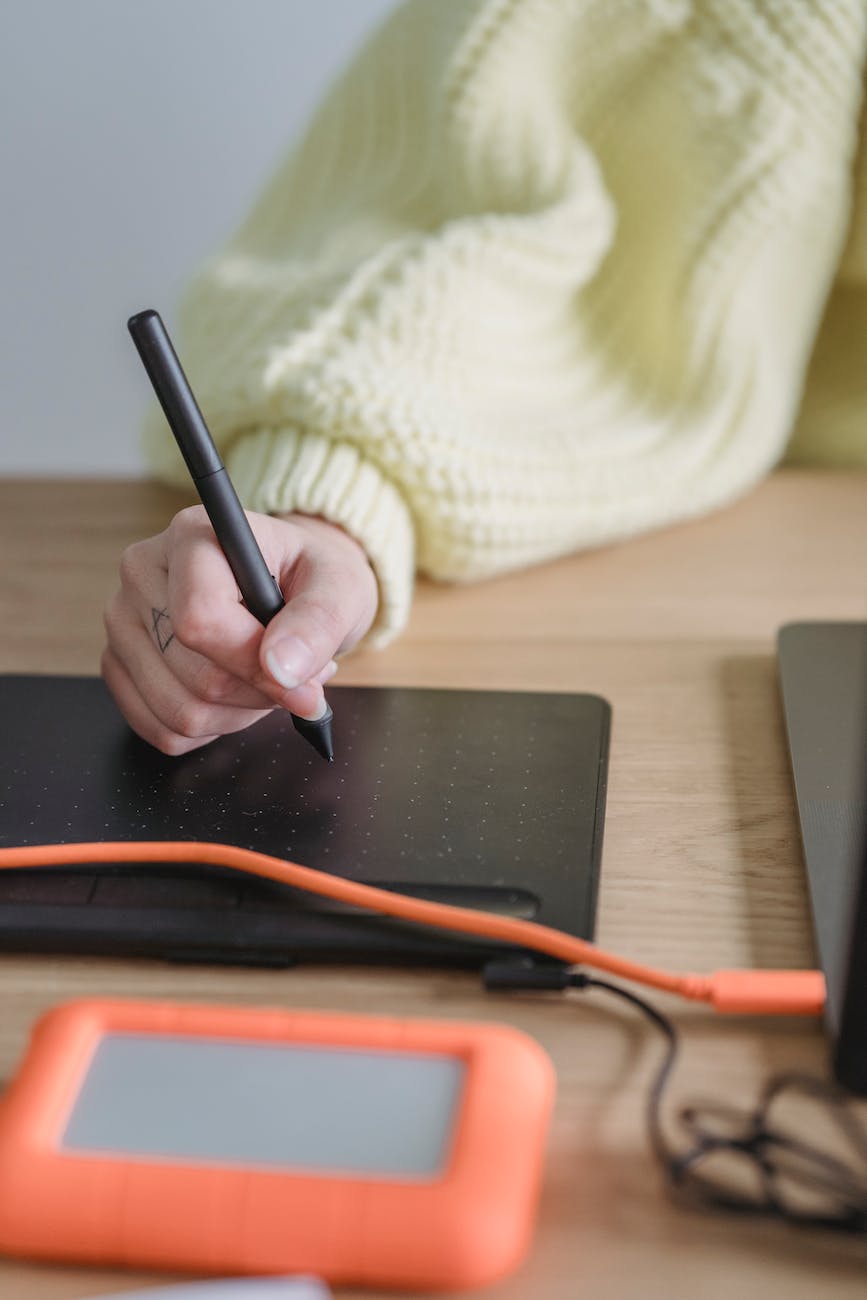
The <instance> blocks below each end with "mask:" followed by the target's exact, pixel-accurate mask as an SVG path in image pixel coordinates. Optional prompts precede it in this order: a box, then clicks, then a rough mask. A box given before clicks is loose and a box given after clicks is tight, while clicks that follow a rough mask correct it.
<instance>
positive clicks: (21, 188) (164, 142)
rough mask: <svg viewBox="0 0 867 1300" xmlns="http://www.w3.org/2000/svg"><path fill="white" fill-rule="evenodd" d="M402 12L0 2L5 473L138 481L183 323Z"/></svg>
mask: <svg viewBox="0 0 867 1300" xmlns="http://www.w3.org/2000/svg"><path fill="white" fill-rule="evenodd" d="M394 4H395V0H144V2H143V0H0V187H2V188H0V474H7V475H9V474H18V475H69V476H83V475H90V476H93V475H131V476H134V475H139V474H142V473H144V472H145V468H144V464H143V461H142V459H141V456H140V453H139V449H138V428H139V424H140V421H141V416H142V412H143V410H144V408H145V405H146V402H147V384H146V380H145V376H144V372H143V371H142V370H141V366H140V363H139V361H138V359H137V357H136V356H135V352H134V350H133V347H132V344H131V342H130V341H129V338H128V336H127V333H126V318H127V316H129V315H130V314H131V313H132V312H133V311H137V310H139V309H141V308H143V307H148V306H152V307H156V308H157V309H158V310H159V311H160V312H161V313H162V314H163V315H164V317H165V318H166V320H167V322H168V324H169V326H170V327H171V325H172V324H173V322H174V319H175V316H174V310H175V306H176V304H177V300H178V297H179V294H180V291H181V289H182V287H183V285H184V283H185V281H186V279H187V277H188V276H189V274H190V273H191V271H192V270H194V268H195V267H196V266H197V265H198V264H199V263H200V262H201V261H202V260H203V259H204V258H205V257H207V256H208V255H209V254H210V253H211V252H212V251H213V250H214V249H215V248H216V247H218V246H219V244H220V242H221V241H222V240H223V239H224V238H225V237H226V236H227V235H228V234H229V233H230V232H231V230H232V229H233V228H234V226H235V225H236V224H237V222H238V221H240V219H241V218H242V217H243V216H244V214H245V212H246V211H247V209H248V207H249V206H250V203H251V202H252V200H253V199H254V197H255V196H256V193H257V191H258V189H259V188H260V187H261V185H262V184H263V183H264V182H265V180H266V179H267V177H268V174H269V172H270V170H271V169H272V168H273V167H274V166H275V164H276V163H277V161H278V159H279V158H280V157H281V156H282V155H283V153H284V152H285V150H286V149H287V148H288V147H289V145H290V144H291V141H292V140H293V139H294V138H295V137H296V136H297V135H298V133H299V131H300V130H301V128H302V127H303V124H304V122H305V121H306V119H307V117H308V115H309V113H310V112H311V111H312V109H313V107H314V106H315V104H316V102H317V100H318V98H319V97H320V95H321V94H322V92H323V90H324V89H325V87H326V86H327V85H328V83H329V82H330V81H331V80H332V78H333V77H334V76H335V75H336V74H337V72H338V71H339V70H340V68H341V67H342V66H343V65H344V63H345V62H346V60H347V59H348V57H349V56H350V54H351V53H352V51H353V50H354V49H355V48H356V47H357V45H358V44H359V43H360V42H361V41H362V40H363V39H364V37H365V36H366V35H367V34H368V33H369V31H371V30H372V29H373V27H374V26H375V25H376V24H377V23H378V22H379V21H380V19H381V18H382V17H383V16H384V15H385V14H386V13H387V12H388V11H389V10H391V9H392V8H393V7H394Z"/></svg>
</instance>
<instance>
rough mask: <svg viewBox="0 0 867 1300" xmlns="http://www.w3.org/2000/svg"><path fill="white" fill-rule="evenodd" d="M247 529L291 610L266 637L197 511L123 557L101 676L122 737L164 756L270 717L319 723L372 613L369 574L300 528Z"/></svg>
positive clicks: (332, 532) (295, 523)
mask: <svg viewBox="0 0 867 1300" xmlns="http://www.w3.org/2000/svg"><path fill="white" fill-rule="evenodd" d="M248 518H249V519H250V523H251V526H253V527H254V531H255V534H256V538H257V541H258V543H259V546H260V548H261V550H262V552H263V554H264V555H265V558H266V562H267V563H268V564H269V567H271V571H272V572H273V573H275V574H276V575H277V576H278V580H279V582H280V585H281V589H282V590H283V592H284V594H285V596H286V599H287V604H286V607H285V608H284V609H283V610H281V611H280V612H279V613H278V614H277V615H276V616H275V618H274V619H273V620H272V621H271V623H270V624H269V625H268V628H267V629H266V630H263V628H262V626H261V625H260V624H259V622H258V621H257V620H256V619H255V618H254V617H253V616H252V615H251V614H250V612H249V610H247V609H246V607H245V606H244V604H243V603H242V601H241V599H240V593H239V591H238V587H237V584H236V582H235V579H234V576H233V575H232V572H231V569H230V568H229V565H228V562H227V560H226V558H225V556H224V555H223V552H222V550H221V549H220V546H219V544H218V542H217V540H216V537H215V535H214V533H213V530H212V528H211V525H210V522H209V521H208V519H207V516H206V514H205V512H204V510H203V509H202V508H201V507H194V508H191V509H188V510H183V511H181V512H180V513H179V514H178V515H176V516H175V518H174V520H173V521H172V523H171V525H170V526H169V527H168V528H167V529H166V530H165V532H164V533H161V534H160V535H159V536H158V537H155V538H151V539H149V540H148V541H145V542H139V543H137V544H136V545H135V546H132V547H129V548H128V549H127V550H126V551H125V552H124V555H123V557H122V561H121V587H120V590H119V592H118V593H117V594H116V596H115V597H114V599H113V600H112V602H111V603H110V605H109V607H108V609H107V611H106V631H107V637H108V645H107V648H106V653H105V656H104V660H103V672H104V676H105V679H106V682H107V683H108V685H109V688H110V689H111V691H112V693H113V694H114V696H115V699H116V700H117V702H118V706H119V707H120V709H121V712H122V713H123V714H124V716H125V717H126V718H127V721H128V722H129V723H130V725H131V726H132V727H133V728H134V730H136V731H137V732H138V733H139V734H140V735H141V736H143V737H144V738H145V739H146V740H148V741H149V742H150V743H151V744H154V745H156V746H157V747H158V748H160V749H162V750H163V751H164V752H165V753H173V754H180V753H186V752H188V751H189V750H190V749H193V748H196V747H197V746H198V745H201V744H205V743H207V742H208V741H209V740H212V739H214V738H215V737H216V736H218V735H223V734H226V733H228V732H232V731H238V730H240V729H242V728H243V727H246V726H249V725H250V724H251V723H252V722H255V721H256V720H257V719H259V718H261V717H263V716H264V714H265V713H267V712H268V711H269V710H270V709H272V708H273V707H274V706H275V705H279V706H280V707H283V708H286V709H289V710H290V711H291V712H292V713H294V714H296V715H298V716H300V717H304V718H309V719H316V718H319V717H321V716H322V714H323V713H324V712H325V710H326V708H327V705H326V701H325V695H324V691H323V685H324V684H325V683H326V682H327V681H329V680H330V678H331V677H332V676H333V675H334V673H335V672H336V670H337V664H336V663H335V660H334V656H335V654H337V653H339V652H340V651H341V650H345V649H348V648H350V647H351V646H352V645H354V644H355V642H356V641H357V640H358V639H359V637H361V636H362V635H363V634H364V632H365V631H366V630H367V628H368V627H369V626H370V623H371V621H372V619H373V615H374V613H375V611H376V600H377V586H376V580H375V578H374V576H373V572H372V570H371V568H370V565H369V564H368V562H367V558H366V556H365V554H364V552H363V551H362V549H361V548H360V546H358V544H357V543H356V542H354V541H353V540H352V539H351V538H349V537H348V536H347V535H346V534H345V533H343V532H342V530H341V529H339V528H337V527H335V526H333V525H331V524H328V523H327V522H326V521H324V520H320V519H312V518H307V517H303V516H291V517H290V518H289V519H288V520H281V519H274V518H271V517H269V516H262V515H250V516H248Z"/></svg>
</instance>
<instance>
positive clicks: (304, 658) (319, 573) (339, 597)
mask: <svg viewBox="0 0 867 1300" xmlns="http://www.w3.org/2000/svg"><path fill="white" fill-rule="evenodd" d="M332 531H333V530H332ZM346 540H347V541H349V539H346ZM350 544H351V546H352V547H353V548H354V547H355V543H350ZM290 586H291V589H290V592H289V599H288V601H287V604H286V607H285V609H283V610H281V611H280V613H278V614H276V615H275V617H274V618H273V619H272V620H271V622H270V623H269V624H268V627H267V629H266V631H265V635H264V636H263V638H262V643H261V646H260V649H259V660H260V663H261V664H262V666H263V668H264V669H265V672H266V673H267V675H268V676H269V677H271V678H272V679H273V680H274V681H275V682H277V683H279V684H280V685H281V686H282V687H284V688H285V689H286V691H287V692H290V693H291V692H295V691H297V690H298V689H299V688H300V687H301V686H302V684H303V683H305V682H307V681H309V680H310V678H311V677H316V676H317V675H318V674H320V673H321V672H322V671H323V669H324V668H325V667H326V666H327V665H328V663H329V662H331V661H333V657H334V655H336V654H339V653H340V652H341V651H342V650H346V649H349V648H350V647H351V646H352V645H354V644H355V642H356V641H357V640H358V638H359V637H360V636H361V635H363V633H364V632H365V631H366V630H367V627H368V626H369V625H370V622H371V620H372V618H373V614H374V613H375V610H376V580H375V578H374V577H373V573H372V570H371V569H370V566H369V565H368V564H367V561H366V559H364V557H363V554H362V553H361V552H360V550H359V551H358V558H357V559H356V558H355V557H354V556H353V554H352V552H351V551H345V552H338V553H337V554H334V553H332V552H331V551H317V550H315V549H313V548H311V549H310V550H306V551H305V552H304V553H303V555H302V556H301V557H300V559H299V560H298V562H297V564H296V566H295V569H294V571H293V573H292V575H291V580H290Z"/></svg>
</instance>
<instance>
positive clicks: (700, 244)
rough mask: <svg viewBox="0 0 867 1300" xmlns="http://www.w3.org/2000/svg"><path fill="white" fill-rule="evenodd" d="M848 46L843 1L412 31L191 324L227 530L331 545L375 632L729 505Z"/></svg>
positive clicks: (780, 421)
mask: <svg viewBox="0 0 867 1300" xmlns="http://www.w3.org/2000/svg"><path fill="white" fill-rule="evenodd" d="M864 43H865V6H864V4H863V2H862V0H827V3H822V4H806V3H804V2H803V0H777V2H776V3H775V4H773V5H769V4H767V3H764V2H763V0H692V2H691V3H690V0H475V2H474V3H470V2H468V0H412V2H411V3H409V4H406V5H403V6H402V7H401V8H400V9H399V10H398V11H397V12H396V13H395V14H394V15H393V17H392V18H391V19H390V20H389V21H388V22H387V23H386V25H385V26H384V27H383V28H382V30H381V31H379V32H378V33H377V34H376V35H375V36H374V38H373V39H372V40H371V41H370V42H369V44H368V45H367V46H366V48H365V49H363V50H362V52H361V53H360V55H359V56H358V57H357V59H356V60H355V62H354V63H353V64H352V66H351V67H350V68H349V69H348V71H347V72H346V74H345V75H344V76H343V78H342V79H341V80H340V81H339V83H338V84H337V85H336V86H335V87H334V89H333V91H332V92H331V93H330V95H329V96H328V97H327V99H326V100H325V102H324V103H323V105H322V107H321V109H320V110H319V112H318V114H317V115H316V117H315V119H314V120H313V122H312V124H311V126H310V129H309V131H308V132H307V134H306V136H305V138H304V140H303V141H302V143H301V145H300V147H299V148H298V149H297V150H296V151H295V152H294V154H293V156H292V157H291V158H290V159H289V160H288V162H287V163H286V165H285V166H284V167H283V168H282V169H281V171H280V172H279V174H278V175H277V176H276V177H275V178H274V180H273V182H272V183H271V185H270V187H269V188H268V190H267V192H266V193H265V194H264V195H263V196H262V198H261V199H260V201H259V202H258V204H257V206H256V208H255V210H254V211H253V213H252V215H251V216H250V218H249V220H248V221H247V222H246V224H245V225H244V226H243V227H242V229H241V230H240V231H239V232H238V234H237V235H236V236H235V238H234V239H233V240H232V241H231V243H230V244H229V246H228V247H227V248H226V249H225V251H223V252H222V253H221V254H220V255H219V256H218V257H217V258H216V259H215V260H214V261H213V262H212V263H211V264H210V265H209V266H208V267H207V268H206V269H205V270H204V272H203V273H202V274H201V275H200V276H199V278H198V279H197V281H196V282H195V284H194V285H193V287H192V290H191V292H190V294H189V297H188V300H187V303H186V307H185V311H184V320H183V331H182V340H183V349H184V357H185V361H186V362H187V365H188V369H189V372H190V375H191V379H192V382H193V384H194V386H195V388H196V390H197V392H198V394H199V396H200V400H201V403H202V406H203V408H204V410H205V413H206V415H207V417H208V419H209V421H210V423H211V425H212V428H213V431H214V434H215V437H216V439H217V441H218V442H219V443H220V444H221V446H222V447H223V448H224V451H225V453H226V456H227V464H228V466H229V469H230V472H231V473H232V475H233V477H234V478H235V480H236V483H237V486H238V489H239V492H240V494H241V496H242V499H243V500H244V501H245V504H247V505H248V506H249V507H250V508H253V509H259V510H265V511H271V512H278V511H289V510H300V511H306V512H311V513H317V514H322V515H324V516H326V517H327V518H330V519H332V520H333V521H335V522H337V523H339V524H341V525H343V526H344V527H345V528H346V529H348V530H349V531H350V532H351V533H353V534H354V535H355V536H356V537H357V538H358V539H359V540H360V541H361V542H362V543H363V545H364V546H365V547H366V549H367V552H368V554H369V556H370V558H371V561H372V563H373V565H374V567H375V569H376V572H377V574H378V577H379V582H380V588H381V597H382V598H381V602H380V611H379V616H378V621H377V624H376V628H375V635H376V636H379V637H380V638H383V637H387V636H388V635H391V634H393V633H394V632H395V631H396V630H397V629H398V628H399V627H400V626H401V625H402V623H403V622H404V620H405V619H406V616H407V613H408V610H409V605H410V600H411V592H412V580H413V574H414V572H415V570H416V569H418V570H420V571H422V572H426V573H428V574H431V575H433V576H435V577H437V578H443V579H469V578H477V577H482V576H485V575H490V574H495V573H498V572H501V571H503V570H506V569H509V568H511V567H514V566H518V565H525V564H529V563H532V562H535V561H538V560H542V559H544V558H546V557H550V556H554V555H557V554H561V553H564V552H567V551H570V550H573V549H575V548H578V547H582V546H591V545H596V544H599V543H602V542H605V541H609V540H612V539H616V538H623V537H626V536H628V535H630V534H633V533H636V532H638V531H639V530H642V529H646V528H649V527H652V526H655V525H660V524H663V523H666V522H669V521H673V520H677V519H683V518H685V517H687V516H690V515H693V514H696V513H698V512H700V511H705V510H708V509H710V508H712V507H714V506H717V505H719V504H721V503H723V502H725V501H728V500H730V499H732V498H733V497H734V496H735V495H737V494H738V493H740V492H743V491H744V490H745V489H746V488H747V487H749V486H750V485H751V484H753V483H754V482H755V481H756V480H757V479H758V478H759V477H760V476H761V475H762V474H763V473H764V472H765V471H766V470H767V469H768V468H769V467H770V466H771V465H772V464H773V463H774V462H775V461H777V460H778V459H779V457H780V456H781V455H782V453H783V451H784V449H785V446H786V442H787V439H788V437H789V434H790V432H791V429H792V426H793V422H794V419H795V415H796V412H797V410H798V405H799V401H800V396H801V391H802V386H803V382H804V375H805V372H806V368H807V363H808V360H809V357H810V353H811V351H812V347H813V343H814V340H815V337H816V334H817V330H818V328H819V324H820V320H821V317H822V312H823V309H824V306H825V304H826V301H827V299H828V296H829V293H830V290H831V287H832V284H833V281H834V276H835V271H836V268H837V265H838V263H839V261H840V257H841V251H842V249H843V246H844V241H845V238H846V234H847V227H848V224H849V217H850V210H851V206H852V205H851V189H852V186H851V175H852V161H853V157H854V155H855V149H856V145H857V122H858V112H859V106H860V96H861V66H862V59H863V53H864ZM858 247H860V248H861V250H862V251H861V254H860V256H863V244H860V245H858ZM856 256H857V255H856ZM862 339H863V333H862ZM862 369H863V370H864V371H867V367H862ZM148 445H149V447H150V451H151V454H152V456H153V459H154V461H155V463H156V465H157V467H158V468H159V469H160V470H161V471H162V472H163V473H164V474H165V475H167V476H169V477H171V478H176V479H177V480H178V481H183V475H182V472H181V468H180V462H179V460H178V458H177V457H176V454H175V452H174V448H173V445H172V443H171V440H170V438H169V437H168V435H167V433H166V430H165V429H164V427H163V426H162V424H161V423H160V422H159V421H157V420H156V419H154V421H152V423H151V425H150V426H149V431H148Z"/></svg>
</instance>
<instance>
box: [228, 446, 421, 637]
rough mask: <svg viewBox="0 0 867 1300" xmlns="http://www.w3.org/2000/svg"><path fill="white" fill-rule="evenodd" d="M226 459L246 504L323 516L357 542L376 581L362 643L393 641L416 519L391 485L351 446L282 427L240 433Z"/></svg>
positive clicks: (409, 578) (403, 615) (407, 593)
mask: <svg viewBox="0 0 867 1300" xmlns="http://www.w3.org/2000/svg"><path fill="white" fill-rule="evenodd" d="M225 461H226V468H227V469H228V471H229V475H230V477H231V479H232V481H233V483H234V484H235V488H236V491H237V493H238V496H239V497H240V498H241V501H242V502H243V504H244V506H245V507H246V508H247V509H248V510H258V511H261V512H262V513H263V514H271V515H276V514H289V513H292V512H297V513H299V514H305V515H319V516H321V517H322V518H323V519H327V520H328V521H329V522H330V523H333V524H338V525H339V526H340V527H341V528H343V529H345V531H346V532H347V533H349V534H350V536H351V537H354V538H355V540H356V541H357V542H359V543H360V545H361V546H362V547H363V548H364V550H365V552H366V553H367V558H368V559H369V561H370V563H371V565H372V567H373V571H374V573H375V574H376V578H377V582H378V584H379V603H378V607H377V613H376V618H375V619H374V622H373V626H372V627H371V629H370V631H369V632H368V633H367V635H366V636H365V638H364V640H363V642H362V644H363V645H365V646H380V645H384V644H385V643H386V642H387V641H390V640H392V638H393V637H395V636H396V635H397V634H398V632H400V631H401V630H402V629H403V627H404V626H405V624H406V621H407V619H408V617H409V611H410V606H411V604H412V591H413V576H414V573H415V554H414V551H415V545H414V543H415V537H414V531H413V526H412V520H411V517H410V513H409V510H408V509H407V506H406V503H405V502H404V500H403V498H402V496H401V495H400V493H399V492H398V490H397V488H396V487H395V486H394V484H393V483H391V482H390V481H389V480H388V479H386V478H384V477H383V475H382V474H381V473H380V471H379V470H378V469H377V468H376V466H375V465H374V464H372V463H371V462H370V461H369V460H365V459H363V457H362V456H361V455H360V454H359V452H358V450H357V448H355V447H353V446H351V445H350V444H348V443H336V442H333V441H332V440H331V439H330V438H326V437H323V436H322V435H321V434H316V433H308V432H301V431H299V430H298V429H295V428H292V427H285V426H284V427H281V428H278V429H259V430H257V431H256V432H255V433H250V434H247V435H245V436H244V437H242V438H240V439H238V441H236V442H235V443H233V445H232V447H231V448H230V450H229V451H228V454H227V455H226V458H225Z"/></svg>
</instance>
